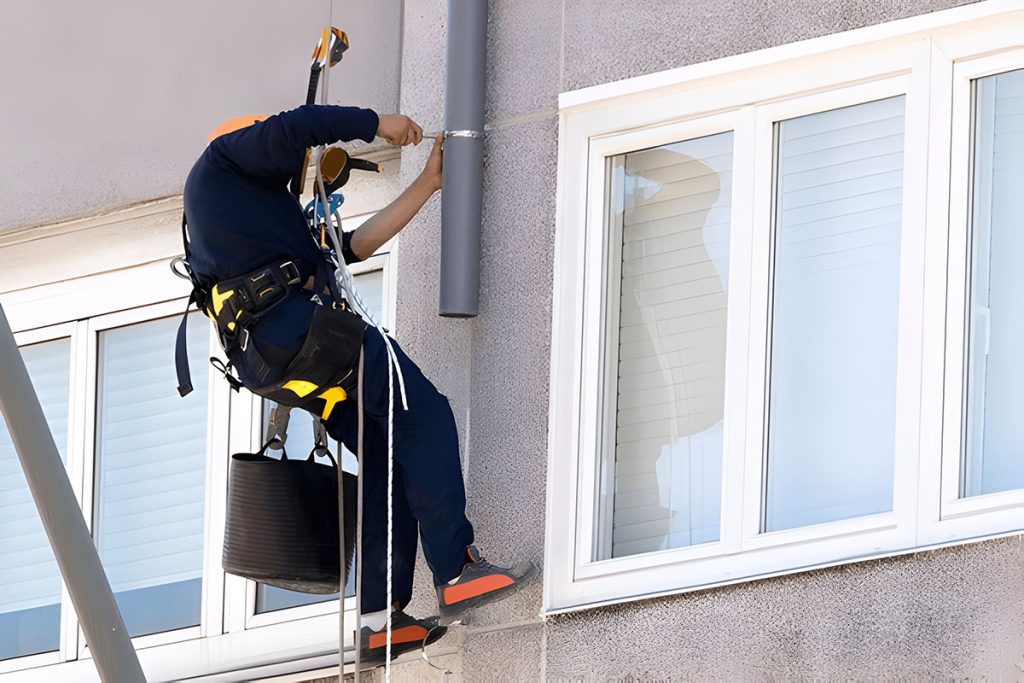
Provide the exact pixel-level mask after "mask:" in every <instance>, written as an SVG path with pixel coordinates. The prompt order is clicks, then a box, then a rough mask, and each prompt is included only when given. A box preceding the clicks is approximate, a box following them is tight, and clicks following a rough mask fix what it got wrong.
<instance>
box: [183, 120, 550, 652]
mask: <svg viewBox="0 0 1024 683" xmlns="http://www.w3.org/2000/svg"><path fill="white" fill-rule="evenodd" d="M422 136H423V132H422V129H421V128H420V126H419V125H417V124H416V123H415V122H414V121H412V120H411V119H410V118H408V117H406V116H402V115H383V116H378V115H377V114H376V113H375V112H374V111H372V110H369V109H361V108H356V107H341V106H333V105H306V106H303V107H299V108H298V109H294V110H292V111H287V112H284V113H281V114H278V115H276V116H271V117H269V118H267V119H265V120H262V121H256V122H254V123H252V125H248V126H246V127H242V128H240V129H239V130H235V131H233V132H228V133H226V134H223V135H220V136H219V137H216V138H215V139H214V140H212V141H211V143H210V144H209V146H208V147H207V148H206V150H205V151H204V152H203V154H202V155H201V156H200V158H199V160H198V161H197V162H196V164H195V166H194V167H193V168H192V171H191V173H190V174H189V176H188V180H187V181H186V183H185V193H184V200H185V216H186V218H187V238H186V255H187V260H188V265H189V266H190V270H191V274H192V277H193V281H194V282H198V283H200V284H201V285H202V290H203V291H205V292H211V291H212V292H215V293H216V294H217V295H216V296H213V297H211V298H212V299H213V302H211V304H210V305H214V304H215V303H216V302H217V301H218V300H221V301H222V302H225V301H226V302H227V303H226V304H225V303H222V304H221V305H222V307H223V306H227V307H228V308H230V316H228V317H229V318H230V320H227V322H225V320H226V319H225V318H224V317H223V315H221V317H220V318H218V320H219V321H220V322H219V323H218V327H219V332H220V333H221V335H222V337H221V338H222V341H225V339H226V338H227V339H229V340H231V341H229V342H228V343H226V344H225V347H226V351H227V356H228V358H229V360H230V361H231V362H232V365H233V368H234V370H235V371H236V372H237V374H238V377H237V380H238V381H240V382H241V384H243V385H245V386H246V387H247V388H249V389H250V390H252V391H254V392H256V393H257V394H260V395H262V396H265V397H268V398H274V399H284V398H285V397H286V396H287V397H289V398H294V399H295V400H296V401H299V400H305V401H306V403H305V404H302V405H301V407H303V408H306V409H307V410H310V411H311V412H313V413H314V414H315V415H318V416H321V417H323V416H326V419H324V424H325V426H326V428H327V431H328V433H329V434H331V435H332V436H333V437H334V438H336V439H338V440H339V441H341V442H342V443H343V444H345V446H346V447H348V448H349V449H350V450H353V451H355V450H356V439H357V431H358V429H357V425H358V412H359V411H360V410H362V411H363V413H364V415H365V427H364V432H365V433H364V465H363V467H364V471H362V472H360V473H359V474H360V476H361V477H363V482H364V483H363V486H364V508H363V510H364V523H363V548H362V554H363V555H362V562H363V568H364V571H363V586H362V603H361V605H362V613H363V617H362V624H363V628H362V632H361V633H360V647H361V655H362V660H363V661H364V662H366V663H367V664H368V665H379V664H382V663H383V662H384V658H385V654H384V653H385V628H386V626H385V625H386V620H387V616H388V614H389V611H390V613H391V616H392V653H393V656H398V655H399V654H401V653H403V652H405V651H407V650H411V649H415V648H418V647H420V645H421V644H422V642H423V641H424V639H425V638H427V637H428V634H429V639H428V640H427V642H433V641H434V640H436V639H437V638H439V637H440V636H441V635H442V634H443V633H444V630H445V626H446V625H449V624H451V623H455V622H457V621H460V620H461V619H462V618H463V617H464V616H465V614H466V612H467V611H468V610H470V609H473V608H475V607H478V606H480V605H482V604H485V603H488V602H491V601H493V600H496V599H500V598H503V597H505V596H507V595H509V594H511V593H512V592H513V591H515V590H517V589H518V588H520V587H521V586H522V585H523V584H524V583H525V582H526V581H528V580H529V579H530V578H532V577H533V576H534V575H535V573H536V567H535V566H534V565H533V564H532V563H531V562H527V561H524V562H519V563H517V564H516V565H515V566H513V567H512V568H502V567H499V566H496V565H493V564H491V563H489V562H487V561H486V560H484V559H483V558H482V557H481V556H480V553H479V552H478V550H477V548H476V546H475V545H474V537H473V526H472V525H471V524H470V522H469V520H468V519H467V517H466V509H465V508H466V494H465V488H464V485H463V480H462V469H461V465H460V460H459V443H458V434H457V431H456V426H455V419H454V417H453V415H452V411H451V407H450V406H449V403H448V399H447V398H446V397H445V396H444V395H442V394H441V393H440V392H439V391H438V390H437V389H436V388H435V387H434V385H433V384H432V383H431V382H430V381H429V380H428V379H427V378H426V377H425V376H424V374H423V373H422V372H421V371H420V369H419V368H418V367H417V366H416V364H415V363H414V362H413V361H412V360H410V359H409V357H408V356H407V355H406V354H405V352H404V351H403V350H402V348H401V347H400V346H399V345H398V343H397V342H395V341H393V340H392V341H391V345H392V346H393V348H394V353H395V355H396V356H397V363H398V366H399V367H400V369H401V373H402V376H403V379H404V384H405V395H406V399H407V409H403V408H402V406H401V405H400V400H395V402H394V403H395V409H394V432H393V434H394V442H393V446H394V450H393V452H394V473H395V479H394V497H393V500H392V501H391V504H392V506H393V509H392V514H393V525H394V526H393V528H394V541H393V549H392V553H393V555H392V562H393V564H392V567H393V580H392V596H393V603H392V605H390V606H389V605H387V604H386V602H387V598H386V578H385V577H386V570H387V538H386V520H387V506H388V500H387V467H388V463H387V458H388V454H387V420H388V412H389V384H388V382H389V364H388V349H387V346H386V344H385V340H384V338H383V335H382V334H380V333H378V331H377V330H376V329H375V328H373V327H369V328H368V327H367V324H366V323H365V322H364V321H363V320H362V319H361V318H359V317H358V316H357V315H355V314H354V312H353V311H352V310H351V307H350V306H349V305H348V303H349V302H345V301H338V299H339V298H341V295H340V294H339V293H338V292H337V289H336V288H335V287H332V286H330V285H331V284H332V283H333V267H332V266H329V264H328V263H327V262H326V259H325V258H324V254H323V252H322V251H321V245H320V244H318V243H317V241H316V239H314V237H313V235H312V234H311V232H310V228H309V223H308V221H307V218H306V216H305V215H304V213H303V210H302V207H301V206H300V204H299V202H298V201H297V198H296V197H295V196H294V195H293V194H291V193H290V192H289V190H288V182H289V180H290V179H291V178H292V176H293V175H294V174H295V171H296V169H298V168H300V167H301V165H302V164H303V158H304V155H305V153H306V150H307V149H308V148H310V147H314V146H318V145H329V144H333V143H335V142H338V141H346V142H347V141H352V140H357V139H358V140H363V141H364V142H372V141H373V139H374V138H375V137H381V138H383V139H384V140H386V141H387V142H389V143H391V144H393V145H410V144H412V145H416V144H419V143H420V141H421V139H422ZM442 142H443V141H442V137H441V136H440V135H439V136H438V137H437V139H436V140H434V145H433V149H432V150H431V152H430V156H429V158H428V159H427V162H426V165H425V167H424V168H423V171H422V172H421V173H420V174H419V176H418V177H417V178H416V179H415V180H414V181H413V182H412V184H411V185H410V186H409V187H408V188H406V190H405V191H404V192H402V194H401V195H400V196H399V197H398V198H397V199H395V200H394V201H393V202H392V203H391V204H389V205H388V206H387V207H385V208H384V209H382V210H381V211H379V212H377V213H376V214H375V215H374V216H373V217H371V218H370V219H368V220H367V221H365V222H364V223H363V224H362V225H360V226H359V228H358V229H356V230H355V231H353V232H351V233H344V234H343V236H342V252H343V253H341V254H338V258H344V260H345V261H346V262H347V263H352V262H356V261H361V260H363V259H366V258H368V257H369V256H371V255H372V254H373V253H374V252H376V251H377V249H378V248H379V247H380V246H381V245H383V244H384V243H385V242H387V241H388V240H390V239H391V238H392V237H394V236H395V235H396V234H398V233H399V232H400V231H401V230H402V229H403V228H404V227H405V226H406V225H407V224H408V223H409V221H410V220H412V218H413V217H414V216H415V215H416V213H417V212H418V211H419V210H420V208H422V206H423V205H424V204H425V203H426V201H427V200H428V199H430V197H431V196H432V195H433V194H434V193H435V192H437V191H438V190H440V189H441V161H442ZM328 273H330V274H331V275H332V277H327V274H328ZM240 278H242V279H245V278H248V280H249V282H250V283H252V282H256V283H269V284H268V286H267V287H266V288H265V289H263V290H260V293H257V294H255V295H254V296H255V297H256V298H258V299H262V298H264V294H263V293H262V292H268V293H269V292H273V295H270V294H268V295H267V297H269V298H271V299H273V303H272V304H271V305H269V306H267V307H265V308H264V307H262V306H260V305H259V301H252V300H250V301H241V302H239V301H234V299H237V298H238V297H232V296H230V295H229V294H228V293H229V292H233V291H236V290H241V289H243V287H241V286H237V285H238V283H240V282H243V280H242V279H240ZM225 283H227V284H228V285H229V287H225V286H224V284H225ZM232 283H234V284H232ZM258 286H262V285H258ZM231 287H233V289H232V288H231ZM197 289H199V288H197ZM252 291H254V290H250V293H251V292H252ZM249 298H250V299H252V298H253V297H252V296H250V297H249ZM236 309H237V310H236ZM225 335H226V336H227V337H225ZM314 337H316V339H314ZM323 340H327V341H326V342H324V341H323ZM314 342H316V343H314ZM321 342H322V343H321ZM313 347H317V348H313ZM325 349H326V352H325ZM360 349H361V351H362V355H363V363H364V371H363V372H364V375H363V376H364V385H365V388H364V396H363V397H362V402H363V404H362V405H361V406H359V405H356V401H355V400H354V398H355V394H356V392H355V391H354V388H355V376H356V374H357V372H356V368H357V365H358V358H359V352H360ZM298 369H301V371H302V372H305V373H306V374H310V373H311V374H312V375H315V376H316V377H319V378H320V380H321V381H319V382H316V381H314V382H309V385H310V386H313V385H317V386H316V389H315V390H311V391H313V392H314V393H310V394H309V395H307V396H305V397H301V396H299V394H301V393H302V392H303V391H306V389H300V388H296V387H299V386H306V385H304V384H301V383H299V384H296V383H295V382H293V381H292V380H296V379H299V380H303V381H305V379H306V378H305V376H304V377H301V378H300V377H293V378H289V377H288V376H287V375H288V373H292V372H299V370H298ZM324 378H330V379H329V380H324ZM328 384H330V387H328V389H333V391H334V392H336V393H334V394H330V392H329V391H320V390H321V389H323V388H324V387H326V386H327V385H328ZM396 384H397V383H396ZM288 386H290V387H291V388H290V389H285V388H284V387H288ZM339 390H340V393H338V392H339ZM289 392H291V393H289ZM292 393H294V394H295V396H294V397H293V396H292ZM395 394H396V395H397V394H398V387H397V386H396V388H395ZM321 395H326V398H323V399H320V398H317V397H318V396H321ZM339 395H340V396H344V397H345V400H342V401H341V402H340V403H338V402H336V401H337V397H338V396H339ZM332 397H333V398H332ZM329 403H330V405H328V404H329ZM418 537H419V538H420V539H422V542H423V554H424V556H425V557H426V560H427V564H428V565H429V567H430V570H431V572H432V573H433V579H434V585H435V586H436V591H437V598H438V607H439V615H438V616H437V617H431V618H427V619H416V618H414V617H412V616H411V615H408V614H406V613H405V612H404V611H403V610H404V608H405V606H406V605H407V604H408V602H409V601H410V599H411V598H412V583H413V569H414V566H415V563H416V548H417V540H418Z"/></svg>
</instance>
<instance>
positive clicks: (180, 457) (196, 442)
mask: <svg viewBox="0 0 1024 683" xmlns="http://www.w3.org/2000/svg"><path fill="white" fill-rule="evenodd" d="M193 315H194V316H195V317H194V319H193V320H192V321H190V323H191V324H190V325H189V331H188V352H189V358H190V359H191V360H192V379H193V384H194V386H195V390H194V391H193V392H192V393H191V394H189V395H188V396H187V397H186V398H180V397H179V396H178V393H177V391H176V381H175V376H174V371H173V365H172V360H173V358H174V339H175V330H176V327H177V324H178V319H177V318H168V319H163V320H155V321H151V322H146V323H142V324H138V325H130V326H127V327H121V328H117V329H112V330H106V331H103V332H101V333H100V335H99V378H98V390H97V418H96V458H97V464H96V508H95V519H96V532H95V533H96V539H97V545H98V546H99V550H100V556H101V558H102V560H103V565H104V568H105V569H106V571H107V575H108V576H109V578H110V583H111V586H112V587H113V589H114V591H115V592H122V591H129V590H134V589H139V588H148V587H152V586H160V585H166V584H171V583H175V582H180V581H184V580H189V579H197V578H201V576H202V569H203V526H204V524H203V516H204V498H205V490H204V489H205V479H206V475H205V471H206V422H207V384H208V372H207V370H206V368H205V360H206V359H207V358H208V357H209V355H210V353H209V351H210V349H209V341H208V340H209V337H208V334H209V326H208V325H206V324H204V322H205V321H204V319H203V318H202V316H201V315H199V314H193Z"/></svg>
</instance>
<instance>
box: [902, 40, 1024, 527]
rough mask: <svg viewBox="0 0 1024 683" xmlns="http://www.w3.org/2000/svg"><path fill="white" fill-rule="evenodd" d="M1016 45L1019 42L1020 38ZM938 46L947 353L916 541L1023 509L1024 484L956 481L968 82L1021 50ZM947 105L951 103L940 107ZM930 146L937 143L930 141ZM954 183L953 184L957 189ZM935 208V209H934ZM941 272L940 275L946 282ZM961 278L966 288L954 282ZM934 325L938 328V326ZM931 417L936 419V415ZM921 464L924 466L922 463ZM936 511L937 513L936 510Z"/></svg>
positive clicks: (962, 411) (1011, 519) (970, 147)
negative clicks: (993, 489) (984, 488)
mask: <svg viewBox="0 0 1024 683" xmlns="http://www.w3.org/2000/svg"><path fill="white" fill-rule="evenodd" d="M1018 42H1019V41H1018ZM941 47H942V49H943V51H944V52H945V53H947V54H950V55H951V56H953V55H957V54H962V55H963V56H962V57H959V58H957V57H955V56H954V59H955V61H953V62H952V63H948V62H947V63H945V64H942V65H940V66H941V67H945V72H946V75H947V78H946V79H944V82H943V85H944V86H945V88H943V89H939V88H936V89H935V91H934V92H933V97H934V98H935V99H941V100H942V101H943V102H944V103H952V105H951V120H952V126H951V129H950V130H949V131H948V135H946V136H944V141H945V145H947V147H946V149H947V150H949V151H950V153H949V161H948V162H947V163H948V166H949V168H948V173H949V179H950V182H949V183H948V185H946V186H945V187H943V188H941V189H942V190H945V191H944V192H938V191H937V197H936V200H935V201H936V202H940V201H941V202H948V207H949V210H948V214H947V216H948V218H946V219H945V220H946V221H948V235H949V237H948V259H947V260H948V268H947V270H946V272H945V273H942V272H939V273H932V274H933V275H936V277H935V281H934V282H932V283H930V284H931V286H932V287H933V288H934V295H935V298H936V299H937V300H942V299H941V297H942V294H940V289H939V288H940V287H941V288H942V290H944V293H945V299H944V302H945V317H944V320H943V323H944V325H945V329H944V330H943V331H942V332H941V333H939V334H940V335H943V334H944V338H945V341H946V344H945V353H944V357H943V354H942V353H941V349H936V350H935V352H934V353H933V354H932V357H930V358H926V360H932V361H935V360H938V359H939V358H941V359H942V362H943V363H944V366H945V370H946V371H945V377H944V382H940V381H938V379H939V378H940V377H941V375H939V374H935V373H928V374H927V381H929V382H931V385H930V386H928V387H926V388H925V391H930V392H934V395H937V396H943V398H944V400H943V403H942V405H941V408H938V407H937V409H936V410H935V411H933V412H932V413H931V414H929V415H926V419H927V418H931V422H930V423H927V425H922V439H925V440H927V441H928V445H929V448H930V449H933V450H934V451H937V452H941V453H942V458H941V463H939V462H937V461H935V460H934V459H933V460H932V461H931V462H929V463H927V465H928V469H927V472H926V475H927V476H928V478H929V480H930V482H931V484H930V486H929V487H928V493H929V495H928V497H927V499H926V500H925V505H927V509H926V510H922V513H927V514H922V518H923V519H924V520H926V522H925V523H924V524H922V528H921V538H922V540H923V542H926V543H943V542H945V541H949V540H955V539H957V538H963V537H968V536H985V535H989V534H991V533H993V530H999V529H1003V528H1012V527H1013V526H1014V525H1015V524H1018V525H1019V523H1020V518H1021V511H1022V510H1024V489H1014V490H1009V491H1001V492H998V493H989V494H984V495H978V496H970V497H966V498H961V497H960V481H961V476H962V473H961V466H962V448H963V446H962V444H963V435H964V431H965V430H966V429H967V422H966V421H967V412H966V401H967V398H966V393H967V386H966V382H965V379H966V372H965V370H966V365H967V363H968V362H969V359H968V357H967V352H968V336H969V324H968V320H969V317H968V309H969V306H970V302H969V297H970V291H971V287H972V283H971V263H970V253H971V245H970V243H971V235H972V217H971V215H970V210H971V204H972V194H973V188H972V177H971V174H972V172H973V166H974V164H973V161H972V157H973V154H974V128H973V126H972V122H973V113H974V112H973V102H972V87H973V81H975V80H977V79H980V78H984V77H986V76H993V75H996V74H1000V73H1004V72H1007V71H1013V70H1017V69H1022V68H1024V47H1016V48H1008V49H1005V50H1004V51H1000V52H997V53H996V54H986V55H983V56H979V57H975V56H973V53H971V52H968V51H967V46H966V45H963V44H962V43H959V42H953V41H947V44H945V45H942V46H941ZM945 106H946V107H947V108H949V107H950V105H949V104H946V105H945ZM933 144H936V145H938V144H942V142H941V141H939V140H934V141H933ZM952 188H956V189H955V191H954V190H953V189H952ZM935 213H940V211H938V209H937V210H936V212H935ZM935 220H936V222H940V221H942V220H943V217H942V216H941V215H939V216H936V217H935ZM943 277H944V279H943ZM957 283H966V285H959V286H958V285H957ZM936 327H937V326H936ZM936 417H937V418H938V419H936ZM922 465H923V466H924V465H925V463H922ZM936 513H937V514H936Z"/></svg>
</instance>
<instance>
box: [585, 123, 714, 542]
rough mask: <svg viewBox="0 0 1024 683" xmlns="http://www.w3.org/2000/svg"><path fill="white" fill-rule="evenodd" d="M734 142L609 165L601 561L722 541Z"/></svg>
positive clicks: (639, 155)
mask: <svg viewBox="0 0 1024 683" xmlns="http://www.w3.org/2000/svg"><path fill="white" fill-rule="evenodd" d="M732 139H733V136H732V133H722V134H719V135H713V136H709V137H705V138H699V139H696V140H688V141H685V142H679V143H675V144H671V145H665V146H663V147H657V148H653V149H647V150H642V151H638V152H630V153H628V154H625V155H622V156H619V157H615V158H614V159H611V160H610V174H609V175H610V187H609V190H610V191H609V204H608V220H609V223H610V225H609V228H610V231H609V232H610V235H611V240H612V243H613V244H620V245H621V247H622V254H621V259H620V260H619V262H618V263H617V264H613V268H612V271H613V277H614V278H615V279H614V280H613V282H617V283H618V285H619V287H618V290H619V296H618V297H617V298H616V297H614V296H613V297H611V299H612V300H611V303H610V310H609V314H610V318H611V323H610V328H609V332H610V335H611V339H613V340H614V339H615V338H616V337H617V339H618V345H617V351H618V353H617V360H616V361H615V362H616V366H615V370H616V371H615V372H614V374H612V373H609V385H610V386H609V388H608V390H607V392H608V394H609V395H610V396H614V397H615V404H614V405H615V421H614V427H615V428H614V433H613V435H612V434H609V436H608V437H607V439H606V440H607V441H608V443H607V444H606V445H605V447H604V449H603V450H604V467H603V471H604V482H603V486H604V487H605V489H606V490H607V489H612V493H611V495H610V496H609V495H608V494H605V496H604V500H603V501H602V504H603V510H602V517H603V519H602V521H601V524H600V525H599V526H600V528H601V534H600V538H599V539H598V551H597V558H598V559H606V558H609V557H622V556H626V555H634V554H637V553H644V552H650V551H655V550H662V549H666V548H679V547H683V546H689V545H694V544H698V543H707V542H710V541H716V540H718V537H719V517H720V507H721V488H722V484H721V479H722V414H723V408H724V390H725V336H726V288H727V284H728V279H729V221H730V199H731V185H732ZM615 270H619V271H620V272H619V273H618V275H617V276H615V275H614V273H615ZM611 387H615V388H614V390H612V388H611ZM611 444H614V448H612V446H611ZM609 498H610V499H611V500H610V501H609V500H608V499H609ZM609 503H610V504H609Z"/></svg>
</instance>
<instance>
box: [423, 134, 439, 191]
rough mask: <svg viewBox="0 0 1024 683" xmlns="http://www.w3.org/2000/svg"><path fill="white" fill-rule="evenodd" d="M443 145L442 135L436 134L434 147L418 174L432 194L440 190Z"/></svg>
mask: <svg viewBox="0 0 1024 683" xmlns="http://www.w3.org/2000/svg"><path fill="white" fill-rule="evenodd" d="M443 145H444V133H438V134H437V137H436V138H434V147H433V149H431V150H430V156H429V157H428V158H427V164H426V166H424V167H423V171H422V172H421V173H420V178H422V179H423V182H424V183H426V184H427V187H429V188H430V189H431V191H432V192H437V191H438V190H440V189H441V162H442V159H443V157H442V153H441V148H442V147H443Z"/></svg>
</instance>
